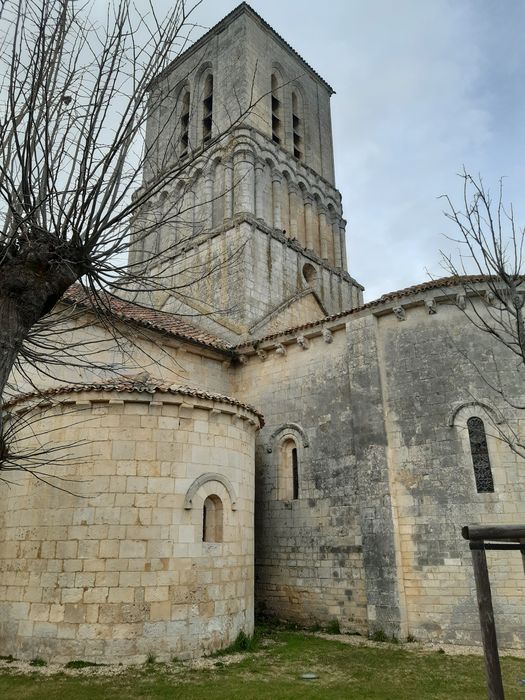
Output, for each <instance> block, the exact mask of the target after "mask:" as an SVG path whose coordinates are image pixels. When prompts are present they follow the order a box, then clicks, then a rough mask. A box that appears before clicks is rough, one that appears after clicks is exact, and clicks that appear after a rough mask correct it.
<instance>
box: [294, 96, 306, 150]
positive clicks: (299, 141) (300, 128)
mask: <svg viewBox="0 0 525 700" xmlns="http://www.w3.org/2000/svg"><path fill="white" fill-rule="evenodd" d="M292 126H293V154H294V156H295V157H296V158H297V159H298V160H303V158H304V121H303V110H302V108H301V99H300V97H299V96H298V95H297V93H296V92H292Z"/></svg>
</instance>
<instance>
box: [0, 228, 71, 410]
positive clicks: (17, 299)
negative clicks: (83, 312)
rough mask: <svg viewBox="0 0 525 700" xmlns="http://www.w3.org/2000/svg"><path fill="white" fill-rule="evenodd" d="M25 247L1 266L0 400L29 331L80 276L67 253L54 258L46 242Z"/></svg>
mask: <svg viewBox="0 0 525 700" xmlns="http://www.w3.org/2000/svg"><path fill="white" fill-rule="evenodd" d="M24 248H25V249H21V250H18V251H17V252H16V254H15V255H13V256H8V255H6V256H5V258H4V261H3V263H2V264H0V397H2V395H3V393H4V390H5V386H6V383H7V380H8V377H9V375H10V373H11V371H12V369H13V366H14V364H15V362H16V359H17V356H18V355H19V354H20V352H21V350H22V346H23V343H24V341H25V340H26V339H27V337H28V335H29V333H30V331H31V328H32V327H33V326H34V325H35V323H37V322H38V321H39V320H40V319H41V318H43V317H44V316H45V315H46V314H47V313H49V312H50V311H51V310H52V308H53V307H54V306H55V304H56V302H57V301H58V300H59V299H60V298H61V297H62V295H63V294H64V292H65V291H66V290H67V289H68V287H70V286H71V285H72V284H73V283H74V282H75V281H76V280H78V279H79V277H80V274H81V273H80V266H79V265H78V264H75V262H74V259H75V256H74V255H67V251H64V250H62V251H61V257H62V259H57V256H56V253H55V251H53V250H52V247H51V246H50V245H49V244H47V243H41V242H38V241H33V242H32V243H31V244H28V245H27V246H25V247H24ZM55 250H56V248H55ZM71 252H73V251H71ZM64 258H65V261H64ZM68 258H69V260H70V261H71V262H69V260H68Z"/></svg>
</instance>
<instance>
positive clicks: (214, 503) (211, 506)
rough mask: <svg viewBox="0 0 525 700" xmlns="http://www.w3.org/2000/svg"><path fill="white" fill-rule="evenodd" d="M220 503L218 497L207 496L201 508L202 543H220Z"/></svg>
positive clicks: (221, 516) (221, 512)
mask: <svg viewBox="0 0 525 700" xmlns="http://www.w3.org/2000/svg"><path fill="white" fill-rule="evenodd" d="M222 521H223V508H222V501H221V499H220V498H219V497H218V496H208V498H207V499H206V500H205V501H204V505H203V507H202V541H203V542H222Z"/></svg>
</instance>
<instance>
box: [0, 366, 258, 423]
mask: <svg viewBox="0 0 525 700" xmlns="http://www.w3.org/2000/svg"><path fill="white" fill-rule="evenodd" d="M84 392H98V393H101V392H117V393H130V392H139V393H145V394H155V393H160V394H180V395H182V396H191V397H194V398H197V399H204V400H208V401H217V402H220V403H226V404H229V405H231V406H237V407H238V408H243V409H245V410H247V411H250V413H253V414H254V415H255V416H257V418H258V419H259V423H260V425H261V427H262V426H263V425H264V418H263V415H262V413H260V411H258V410H257V409H255V408H253V406H250V405H249V404H247V403H243V402H242V401H238V400H237V399H234V398H232V397H231V396H226V395H224V394H217V393H215V392H211V391H203V390H202V389H197V388H195V387H192V386H179V385H177V384H170V383H168V382H163V381H162V380H161V379H153V378H152V377H148V378H147V379H140V378H138V377H126V378H122V379H115V380H107V381H101V382H93V383H88V384H65V385H61V386H57V387H52V388H50V389H43V390H42V391H36V392H30V393H27V394H19V395H18V396H15V397H13V398H12V399H10V400H9V401H6V403H5V404H4V405H3V407H4V408H12V407H14V406H16V405H18V404H20V403H24V402H25V401H28V400H29V401H30V400H31V399H45V398H50V397H53V396H62V395H66V394H80V393H84Z"/></svg>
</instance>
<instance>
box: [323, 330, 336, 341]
mask: <svg viewBox="0 0 525 700" xmlns="http://www.w3.org/2000/svg"><path fill="white" fill-rule="evenodd" d="M323 340H324V342H325V343H333V342H334V336H333V334H332V331H331V330H330V329H329V328H323Z"/></svg>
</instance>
